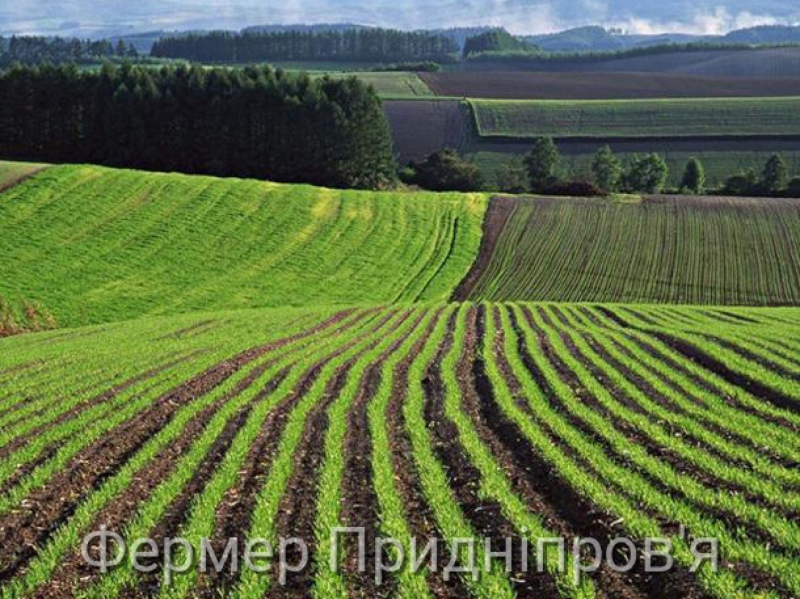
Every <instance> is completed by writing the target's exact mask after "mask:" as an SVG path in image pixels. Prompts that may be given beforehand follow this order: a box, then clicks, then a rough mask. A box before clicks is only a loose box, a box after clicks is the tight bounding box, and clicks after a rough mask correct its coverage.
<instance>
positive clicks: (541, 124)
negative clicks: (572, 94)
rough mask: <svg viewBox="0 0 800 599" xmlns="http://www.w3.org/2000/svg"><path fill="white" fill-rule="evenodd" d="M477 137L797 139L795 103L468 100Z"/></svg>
mask: <svg viewBox="0 0 800 599" xmlns="http://www.w3.org/2000/svg"><path fill="white" fill-rule="evenodd" d="M470 103H471V105H472V107H473V111H474V114H475V119H476V124H477V129H478V133H479V135H481V136H482V137H516V138H529V137H530V138H533V137H540V136H551V137H560V138H569V137H590V138H595V137H620V138H637V137H672V138H675V137H694V136H704V137H720V136H731V135H797V134H800V98H715V99H690V100H685V99H669V100H471V101H470Z"/></svg>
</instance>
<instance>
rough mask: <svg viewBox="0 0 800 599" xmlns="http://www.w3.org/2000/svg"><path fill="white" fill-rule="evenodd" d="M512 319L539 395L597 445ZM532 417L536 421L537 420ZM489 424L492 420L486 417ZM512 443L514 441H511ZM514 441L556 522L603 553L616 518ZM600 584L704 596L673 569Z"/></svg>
mask: <svg viewBox="0 0 800 599" xmlns="http://www.w3.org/2000/svg"><path fill="white" fill-rule="evenodd" d="M511 316H512V318H511V322H512V326H513V328H514V330H515V331H516V333H517V336H518V339H517V345H518V349H519V352H520V355H521V357H522V361H523V364H524V365H525V368H526V370H528V372H529V374H530V375H531V377H532V378H533V379H534V381H535V382H536V383H537V385H538V386H539V388H540V389H541V390H542V393H543V394H544V396H545V397H547V398H548V399H549V400H550V402H551V403H552V404H553V408H555V409H556V410H557V411H559V412H560V413H561V415H562V417H564V418H565V419H566V420H567V422H568V423H569V424H570V425H571V426H573V427H575V428H576V429H577V430H579V431H581V433H582V434H584V435H586V436H587V438H589V439H590V440H592V441H595V437H596V435H594V434H593V433H592V432H591V431H590V430H589V429H588V427H587V426H585V425H584V424H583V423H582V421H580V420H578V419H576V418H574V417H573V416H572V415H571V414H570V413H569V411H568V410H567V409H566V407H564V406H563V405H561V404H560V402H559V401H558V399H557V396H556V394H555V392H554V391H553V389H552V388H550V386H549V384H548V382H547V380H546V379H545V377H544V375H543V374H542V373H541V372H539V370H538V368H537V366H536V364H535V363H534V362H533V360H532V359H531V358H530V355H529V353H528V352H529V351H539V350H538V349H537V348H528V347H527V344H526V343H525V339H524V338H523V337H522V336H521V334H520V333H521V331H520V325H519V323H518V322H517V319H516V315H515V314H514V313H512V314H511ZM525 319H526V321H527V323H528V325H529V326H531V327H532V328H533V330H534V332H536V333H537V335H539V340H540V343H541V344H542V347H543V351H544V352H545V354H546V356H547V358H548V360H549V361H550V362H551V363H552V364H553V365H554V367H555V368H556V370H558V371H559V376H562V377H564V376H566V377H567V379H566V380H567V381H568V382H569V383H570V385H571V388H573V389H575V388H578V387H576V385H578V383H577V382H576V381H573V380H571V379H570V378H569V372H568V371H566V372H565V371H564V370H563V368H562V367H563V365H562V364H560V362H559V361H558V359H557V357H556V356H554V355H553V354H552V350H551V349H549V347H550V346H549V342H548V341H547V339H546V337H544V335H543V334H541V332H538V331H537V329H536V328H535V326H534V324H533V323H532V321H531V318H530V314H527V313H525ZM501 355H502V354H501ZM503 368H504V369H510V366H503ZM509 375H510V370H509ZM510 376H513V375H510ZM584 395H585V394H581V399H582V401H590V399H591V398H588V397H584ZM532 417H533V418H535V416H532ZM487 422H491V421H490V420H489V419H488V418H487ZM515 428H516V427H515ZM498 437H500V438H501V439H503V438H505V437H504V436H501V435H498ZM510 438H514V436H511V437H510ZM550 438H551V440H552V441H553V442H554V443H555V444H556V446H558V448H559V450H560V451H561V452H562V453H563V454H565V455H566V456H567V457H569V458H570V459H572V460H574V461H575V462H576V463H577V464H580V463H581V462H582V461H583V460H582V458H581V457H580V456H579V455H578V454H577V453H576V452H575V451H574V450H572V448H570V447H569V446H567V445H566V444H565V443H564V442H563V441H562V440H561V439H559V438H558V437H553V436H551V437H550ZM518 440H519V444H518V445H517V446H515V447H509V449H510V450H511V451H512V452H513V453H514V455H515V460H516V461H517V464H518V466H519V467H520V468H523V470H524V469H525V467H526V466H527V467H528V468H530V469H531V470H532V471H533V472H534V473H535V475H534V478H533V480H532V481H531V484H533V485H534V486H535V488H536V490H537V492H539V493H540V494H541V495H542V497H543V498H544V499H545V501H546V503H547V504H548V505H549V506H552V509H553V510H555V513H556V514H557V516H558V518H559V519H561V520H563V521H564V522H566V523H567V525H568V527H569V529H570V530H571V531H574V532H575V533H577V534H578V535H579V536H581V537H584V538H594V539H597V540H598V541H599V542H600V545H601V547H602V548H603V551H604V552H605V550H606V548H607V547H608V545H609V543H610V542H611V541H612V540H613V539H614V538H615V537H616V536H618V533H619V530H617V529H616V528H615V526H614V521H615V520H616V516H615V515H613V514H607V513H604V512H602V511H600V510H599V509H598V507H597V506H595V505H594V504H592V503H591V502H590V501H589V500H588V499H587V498H585V497H584V496H583V495H581V494H580V493H578V492H577V491H576V490H575V489H574V488H572V486H571V485H570V484H569V483H568V482H567V481H566V480H564V479H563V478H562V477H561V476H560V474H559V472H558V471H556V470H554V469H553V468H552V467H551V466H550V464H548V463H547V462H545V461H544V460H543V459H542V458H541V457H540V456H539V452H538V451H537V450H536V449H535V448H534V447H533V446H532V445H531V444H530V442H528V441H527V440H526V439H525V438H524V437H523V436H522V435H521V434H519V433H518ZM602 450H603V446H602V445H600V446H599V451H602ZM659 520H662V521H663V518H662V517H659ZM678 526H679V525H678V524H677V523H666V522H665V523H664V527H665V530H666V532H670V531H672V530H673V529H674V530H675V531H677V530H678ZM632 540H633V541H634V543H636V545H637V548H638V549H639V550H642V549H643V543H641V542H639V541H637V540H636V539H632ZM617 557H618V561H619V562H620V563H624V561H625V559H624V556H623V555H622V554H620V555H618V556H617ZM604 567H605V564H604ZM598 582H600V584H601V586H602V588H604V589H606V590H607V593H608V596H609V598H610V599H613V598H615V597H616V596H617V595H616V593H617V592H624V593H630V594H632V596H637V595H641V596H645V597H649V598H651V599H696V598H697V599H699V598H703V597H706V594H705V592H704V591H703V590H702V589H701V588H700V586H699V584H698V582H697V581H696V579H695V578H694V576H693V575H692V574H690V573H689V572H688V570H686V569H684V568H682V567H679V566H676V567H674V568H673V569H672V570H670V571H669V572H665V573H660V574H652V573H647V572H645V571H644V568H643V563H642V562H637V564H636V565H635V567H634V569H633V570H632V571H631V572H630V573H628V575H627V576H625V577H624V579H619V577H618V575H617V574H616V573H614V572H605V571H601V573H600V576H599V577H598ZM620 587H622V588H623V589H625V588H626V589H627V590H625V591H618V589H619V588H620ZM622 596H623V597H624V596H625V595H624V594H623V595H622Z"/></svg>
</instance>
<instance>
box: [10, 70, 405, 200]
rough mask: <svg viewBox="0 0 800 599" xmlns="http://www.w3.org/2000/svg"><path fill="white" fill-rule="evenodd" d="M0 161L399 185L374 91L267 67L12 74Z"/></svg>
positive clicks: (347, 82) (361, 85)
mask: <svg viewBox="0 0 800 599" xmlns="http://www.w3.org/2000/svg"><path fill="white" fill-rule="evenodd" d="M0 154H2V155H3V156H5V157H10V158H18V159H27V160H34V161H42V162H91V163H96V164H104V165H108V166H118V167H130V168H140V169H149V170H160V171H179V172H185V173H205V174H214V175H220V176H238V177H254V178H265V179H271V180H275V181H285V182H306V183H312V184H317V185H326V186H331V187H361V188H375V187H381V186H384V185H387V184H391V183H392V182H393V181H394V180H395V178H396V165H395V162H394V158H393V149H392V138H391V133H390V129H389V124H388V122H387V121H386V118H385V116H384V114H383V110H382V106H381V103H380V100H379V99H378V97H377V95H376V94H375V91H374V89H372V88H371V87H370V86H367V85H365V84H364V83H362V82H360V81H358V80H357V79H356V78H354V77H351V78H347V79H342V80H332V79H329V78H327V77H325V78H320V79H314V80H312V79H311V78H309V77H308V76H307V75H290V74H287V73H285V72H283V71H281V70H273V69H271V68H269V67H248V68H244V69H206V68H203V67H200V66H193V67H188V66H177V67H174V66H165V67H162V68H161V69H159V70H155V69H151V68H146V67H143V66H133V65H130V64H124V65H121V66H114V65H111V64H106V65H104V66H103V67H102V69H100V71H99V72H95V73H91V72H81V71H80V70H78V69H77V68H76V67H75V66H74V65H70V66H60V67H58V66H47V65H45V66H41V67H23V66H17V67H14V68H12V69H9V70H8V71H6V72H4V73H2V74H0Z"/></svg>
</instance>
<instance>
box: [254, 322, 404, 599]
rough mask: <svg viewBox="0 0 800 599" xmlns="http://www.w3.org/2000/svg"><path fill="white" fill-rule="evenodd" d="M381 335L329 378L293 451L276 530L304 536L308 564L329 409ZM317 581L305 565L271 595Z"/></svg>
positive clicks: (294, 557) (284, 597)
mask: <svg viewBox="0 0 800 599" xmlns="http://www.w3.org/2000/svg"><path fill="white" fill-rule="evenodd" d="M409 314H410V313H406V314H405V316H404V317H402V318H400V319H398V320H397V321H395V322H394V323H392V324H391V326H390V327H389V329H388V330H386V331H385V332H384V334H385V335H389V334H391V333H392V332H393V331H395V330H396V329H397V328H398V327H399V326H401V324H402V323H403V322H405V320H406V319H407V318H408V316H409ZM394 315H395V312H390V313H388V314H387V315H386V316H385V317H383V318H382V319H381V321H380V322H379V323H378V325H377V326H376V327H375V328H374V329H373V331H372V334H377V333H378V332H379V331H380V330H381V329H382V328H383V326H384V325H385V324H386V323H387V322H389V320H391V318H392V317H393V316H394ZM380 341H381V339H380V338H375V339H374V340H372V341H371V342H370V343H369V344H368V345H367V346H366V347H364V348H363V349H361V350H360V351H359V353H358V355H356V356H353V357H352V358H350V359H349V360H348V361H347V362H346V363H345V364H343V365H341V366H339V367H338V368H337V369H336V372H335V373H334V375H333V376H332V377H331V379H330V380H329V381H328V383H327V385H326V387H325V391H324V393H323V396H322V399H321V400H320V401H319V402H318V403H317V404H316V405H315V406H314V407H313V408H312V410H311V412H310V413H309V415H308V417H307V419H306V423H305V427H304V429H303V435H302V437H301V439H300V442H299V444H298V447H297V450H296V451H295V454H294V468H293V469H292V476H291V478H290V479H289V483H288V486H287V489H286V491H285V493H284V495H283V497H282V498H281V502H280V507H279V511H278V517H277V521H276V523H275V534H276V536H277V537H278V538H284V539H290V538H298V539H303V541H304V542H305V544H306V546H307V548H308V559H309V562H308V563H309V565H311V564H313V563H314V554H315V551H316V543H315V538H316V535H315V532H314V521H315V518H316V512H317V492H318V485H319V475H320V468H321V466H322V460H323V458H324V457H325V455H324V439H325V434H326V432H327V430H328V423H329V420H328V409H329V408H330V406H331V404H333V402H334V401H336V399H338V397H339V395H340V393H341V391H342V389H343V388H344V386H345V385H346V383H347V376H348V373H349V371H350V370H351V369H352V367H353V364H354V363H355V362H356V361H357V360H358V359H359V357H360V356H362V355H363V354H364V353H366V352H369V351H370V350H371V349H373V348H374V347H375V346H376V345H378V344H379V343H380ZM300 558H301V554H300V551H299V549H298V548H297V547H295V546H290V547H289V548H288V551H287V558H286V562H287V563H289V564H296V563H298V562H299V560H300ZM278 576H279V564H278V563H275V564H274V568H273V577H274V579H275V580H277V579H278ZM313 584H314V572H313V568H312V567H310V566H309V567H306V568H304V569H303V571H301V572H296V573H289V574H288V575H287V576H286V583H285V584H283V585H278V584H276V585H273V587H272V589H271V590H270V592H269V594H268V596H269V597H270V599H289V598H291V599H304V598H306V597H309V596H311V594H312V588H313Z"/></svg>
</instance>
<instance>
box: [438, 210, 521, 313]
mask: <svg viewBox="0 0 800 599" xmlns="http://www.w3.org/2000/svg"><path fill="white" fill-rule="evenodd" d="M516 207H517V202H516V200H515V199H513V198H507V197H499V196H498V197H493V198H491V199H490V200H489V207H488V208H487V209H486V215H485V216H484V218H483V227H482V231H483V235H481V245H480V248H479V249H478V255H477V257H476V258H475V261H474V262H473V263H472V266H471V267H470V269H469V272H468V273H467V276H466V277H464V280H463V281H461V283H459V284H458V287H456V290H455V291H454V292H453V295H452V296H451V298H450V300H451V301H454V302H463V301H466V300H467V299H468V298H469V296H470V295H471V294H472V292H473V291H474V289H475V286H476V285H477V284H478V281H480V279H481V277H482V276H483V273H484V271H485V270H486V267H487V266H488V265H489V263H490V261H491V259H492V256H493V255H494V252H495V250H496V249H497V242H498V240H499V239H500V234H501V233H502V232H503V229H505V226H506V223H508V220H509V219H510V218H511V215H512V214H513V213H514V211H515V209H516Z"/></svg>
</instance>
